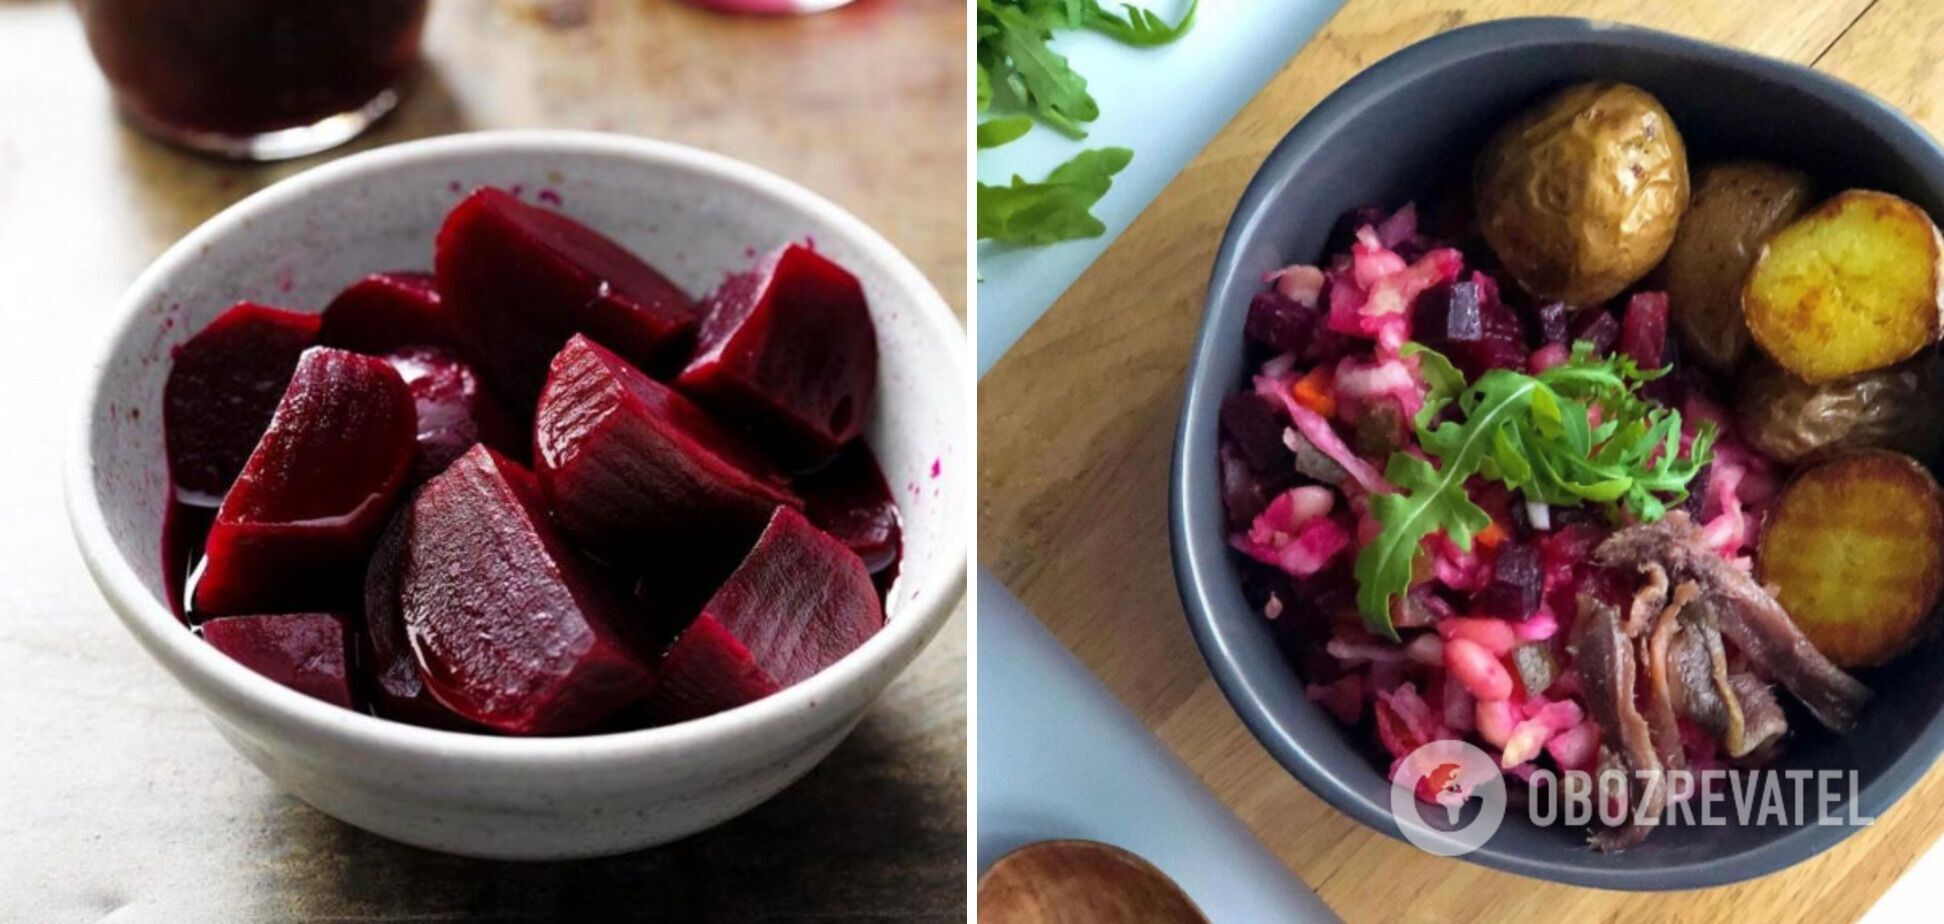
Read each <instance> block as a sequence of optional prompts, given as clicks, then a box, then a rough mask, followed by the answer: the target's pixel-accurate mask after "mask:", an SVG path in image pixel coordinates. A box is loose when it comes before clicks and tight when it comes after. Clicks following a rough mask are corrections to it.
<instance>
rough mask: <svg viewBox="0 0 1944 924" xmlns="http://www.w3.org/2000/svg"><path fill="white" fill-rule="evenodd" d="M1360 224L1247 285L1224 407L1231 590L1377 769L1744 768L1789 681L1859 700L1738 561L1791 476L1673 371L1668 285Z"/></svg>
mask: <svg viewBox="0 0 1944 924" xmlns="http://www.w3.org/2000/svg"><path fill="white" fill-rule="evenodd" d="M1360 216H1361V218H1362V220H1361V221H1360V222H1359V223H1357V224H1356V225H1355V227H1354V234H1353V236H1352V238H1351V240H1350V241H1349V244H1348V249H1347V250H1345V251H1343V252H1339V253H1334V254H1330V255H1328V258H1327V260H1326V261H1325V262H1324V263H1323V264H1322V265H1318V266H1311V265H1295V266H1288V267H1284V268H1282V269H1279V270H1277V271H1275V272H1273V273H1270V274H1269V275H1268V276H1267V278H1266V279H1265V280H1264V289H1263V291H1262V292H1261V293H1260V294H1258V295H1257V296H1256V297H1255V299H1254V300H1253V302H1252V303H1251V304H1250V306H1249V312H1248V316H1247V321H1246V324H1245V331H1246V336H1247V339H1248V341H1249V344H1250V347H1251V349H1252V350H1253V353H1254V355H1256V356H1257V357H1259V362H1257V363H1256V365H1255V371H1254V373H1253V375H1252V376H1251V378H1250V380H1249V381H1248V382H1247V383H1246V387H1244V388H1243V389H1241V390H1239V391H1237V392H1236V393H1234V394H1232V395H1230V396H1229V398H1228V399H1227V400H1226V401H1224V402H1223V404H1222V408H1221V415H1220V423H1219V427H1220V434H1221V438H1220V443H1219V446H1220V460H1219V461H1220V466H1221V474H1222V497H1223V502H1224V507H1225V510H1226V513H1227V519H1228V528H1229V541H1230V545H1231V546H1232V547H1233V548H1234V550H1235V551H1236V553H1237V554H1238V555H1239V556H1240V557H1241V559H1242V561H1243V562H1244V574H1245V576H1244V585H1245V586H1244V589H1245V593H1246V594H1247V595H1248V596H1249V597H1250V598H1251V601H1252V602H1253V603H1254V604H1255V605H1257V606H1260V607H1261V609H1262V612H1263V615H1264V617H1265V618H1267V619H1271V620H1274V621H1275V623H1276V626H1277V628H1278V630H1279V637H1281V638H1282V639H1284V640H1285V642H1286V647H1287V650H1288V651H1289V653H1290V655H1291V660H1292V661H1293V662H1294V664H1295V666H1296V669H1297V670H1298V671H1299V672H1300V673H1301V674H1302V676H1303V680H1304V682H1305V684H1306V689H1307V691H1308V693H1309V696H1310V698H1311V699H1312V700H1314V701H1315V702H1316V703H1317V704H1318V705H1319V706H1320V707H1321V708H1323V709H1325V710H1327V711H1328V712H1329V713H1330V714H1332V715H1334V716H1335V717H1337V718H1338V719H1339V720H1340V721H1342V722H1343V723H1344V724H1345V725H1347V726H1352V727H1353V728H1354V729H1355V730H1356V733H1357V734H1360V735H1367V736H1368V739H1367V740H1369V741H1370V742H1371V743H1372V744H1373V745H1374V746H1375V747H1376V748H1378V749H1380V751H1381V753H1382V754H1383V759H1385V760H1388V761H1390V763H1391V771H1392V773H1395V772H1396V770H1397V768H1398V765H1399V764H1400V763H1401V762H1402V761H1403V760H1404V759H1405V758H1406V757H1407V755H1409V754H1411V752H1412V751H1414V750H1415V749H1417V748H1418V747H1421V746H1423V745H1424V744H1426V743H1428V742H1430V741H1434V740H1439V739H1461V740H1464V741H1467V742H1470V743H1471V744H1473V745H1476V746H1477V747H1479V748H1481V749H1483V750H1485V751H1486V752H1487V753H1489V754H1491V755H1492V756H1493V757H1495V758H1496V759H1497V760H1498V761H1499V764H1500V766H1501V767H1502V768H1503V770H1504V772H1505V774H1507V775H1508V776H1509V777H1511V778H1512V780H1511V781H1509V782H1512V781H1517V780H1519V779H1522V778H1523V777H1525V776H1526V775H1528V774H1530V773H1531V772H1532V771H1534V770H1535V769H1537V768H1540V767H1545V768H1548V769H1551V770H1553V771H1585V772H1595V771H1598V770H1600V769H1601V768H1613V767H1620V768H1624V769H1626V770H1630V771H1642V770H1649V769H1652V770H1653V771H1654V772H1662V771H1667V770H1674V769H1682V768H1705V767H1726V766H1735V767H1745V766H1755V765H1760V764H1762V763H1764V762H1766V761H1767V760H1769V759H1771V758H1772V757H1773V756H1774V755H1775V754H1776V753H1777V751H1778V750H1779V749H1780V748H1781V747H1782V746H1783V744H1784V739H1785V736H1786V733H1787V730H1788V721H1787V717H1786V715H1785V713H1784V712H1783V710H1782V709H1781V708H1780V706H1779V702H1780V699H1779V697H1778V691H1777V690H1776V687H1777V686H1780V687H1781V688H1782V689H1784V690H1786V691H1788V693H1789V694H1791V695H1792V697H1793V698H1794V699H1795V700H1797V701H1799V702H1800V703H1802V704H1803V705H1804V706H1805V707H1806V712H1807V713H1808V715H1809V716H1810V717H1812V718H1813V719H1814V720H1815V721H1817V722H1819V723H1821V724H1823V725H1826V726H1828V727H1830V728H1832V729H1836V730H1839V731H1840V730H1843V729H1846V728H1847V727H1848V726H1849V725H1850V724H1851V723H1852V722H1853V721H1854V719H1855V716H1856V712H1857V710H1858V709H1859V708H1860V706H1861V703H1862V701H1863V699H1864V698H1865V697H1866V696H1867V691H1865V690H1864V689H1863V687H1862V686H1861V685H1860V684H1858V683H1857V682H1856V681H1855V680H1854V679H1852V678H1850V677H1849V676H1848V675H1847V674H1845V673H1844V672H1843V671H1842V670H1840V669H1838V668H1837V667H1835V666H1834V665H1832V664H1830V663H1829V662H1828V661H1827V660H1825V659H1824V658H1823V657H1822V656H1821V655H1820V654H1818V653H1817V650H1816V648H1815V647H1814V646H1813V645H1811V644H1809V643H1808V642H1807V641H1806V640H1804V639H1803V637H1802V635H1801V633H1800V632H1798V631H1797V630H1796V628H1795V626H1794V624H1793V623H1792V622H1791V621H1790V620H1789V617H1788V614H1786V613H1783V612H1782V611H1781V610H1780V608H1779V607H1778V606H1776V604H1775V601H1774V599H1773V598H1772V597H1771V596H1770V595H1769V594H1768V592H1767V591H1766V590H1765V589H1764V588H1763V587H1762V586H1760V584H1759V583H1758V582H1757V581H1756V579H1755V578H1754V577H1753V575H1752V574H1751V555H1752V554H1753V553H1754V552H1755V546H1756V543H1757V538H1758V536H1759V534H1760V526H1761V523H1762V521H1763V517H1764V516H1765V514H1766V513H1767V511H1768V509H1769V506H1770V503H1771V500H1772V499H1773V498H1774V496H1775V495H1776V493H1777V490H1778V486H1779V483H1780V482H1779V478H1780V475H1781V472H1780V469H1779V467H1778V465H1777V463H1775V462H1773V461H1772V460H1771V459H1769V458H1768V457H1766V456H1764V455H1763V454H1761V453H1759V452H1757V451H1756V450H1754V449H1752V448H1751V447H1750V446H1749V445H1748V444H1747V443H1746V442H1744V441H1743V440H1742V439H1741V438H1740V437H1739V436H1738V434H1737V433H1736V428H1735V426H1734V424H1733V423H1732V420H1731V418H1730V417H1729V416H1728V415H1727V414H1726V413H1725V412H1724V411H1723V410H1722V409H1721V408H1720V407H1719V406H1717V404H1716V403H1715V401H1716V397H1715V396H1716V394H1718V392H1716V391H1714V387H1715V386H1714V384H1713V383H1712V382H1711V380H1710V379H1709V378H1708V377H1707V376H1706V374H1704V373H1700V372H1698V371H1690V370H1687V369H1684V368H1682V367H1681V365H1680V359H1679V356H1678V355H1677V352H1676V349H1675V344H1674V342H1673V341H1672V340H1671V339H1670V337H1669V318H1668V300H1667V296H1666V295H1664V294H1663V293H1660V292H1654V291H1638V292H1633V293H1630V294H1623V295H1622V296H1621V297H1620V298H1618V299H1616V300H1615V301H1614V302H1613V303H1611V304H1608V305H1589V306H1584V307H1578V308H1575V307H1570V306H1568V305H1566V304H1564V303H1561V302H1557V301H1550V300H1540V299H1536V298H1531V297H1528V296H1527V295H1526V294H1525V293H1524V292H1523V291H1522V290H1521V289H1520V288H1519V287H1518V286H1517V285H1516V284H1515V283H1513V282H1511V281H1510V280H1507V279H1501V278H1500V277H1499V276H1497V275H1495V274H1494V273H1493V272H1488V271H1485V270H1482V269H1476V268H1472V267H1469V266H1467V261H1466V259H1465V257H1464V256H1463V255H1462V254H1461V252H1460V251H1459V250H1458V249H1456V248H1453V247H1448V246H1443V245H1441V244H1439V243H1438V242H1436V241H1431V240H1428V239H1426V238H1425V237H1424V236H1423V235H1421V234H1420V233H1419V231H1418V228H1417V220H1416V212H1415V210H1414V209H1413V207H1412V206H1410V205H1406V206H1404V207H1403V208H1401V209H1399V210H1397V211H1395V212H1393V213H1388V214H1385V213H1375V212H1370V211H1365V212H1362V213H1360ZM1670 367H1671V368H1670ZM1711 654H1712V657H1711V656H1710V655H1711ZM1636 775H1637V774H1630V779H1631V777H1633V776H1636ZM1666 795H1667V794H1666V792H1665V791H1664V790H1655V789H1653V788H1651V787H1647V788H1643V787H1641V786H1639V785H1638V784H1636V783H1632V782H1629V784H1628V785H1627V786H1626V787H1623V788H1622V789H1621V790H1620V791H1619V793H1617V794H1616V795H1614V796H1613V798H1618V799H1619V800H1620V801H1622V802H1623V803H1624V802H1627V801H1628V800H1636V801H1638V802H1639V803H1640V805H1639V807H1641V808H1642V809H1643V810H1645V811H1646V812H1647V813H1649V814H1651V813H1653V811H1654V810H1656V809H1657V808H1658V807H1659V806H1660V804H1661V803H1660V802H1659V801H1656V800H1664V799H1665V798H1666ZM1647 827H1650V826H1643V825H1635V824H1625V825H1623V826H1621V827H1618V828H1613V829H1607V830H1601V831H1599V832H1597V833H1596V835H1595V838H1594V843H1595V845H1596V846H1597V847H1600V848H1602V849H1608V850H1612V849H1620V848H1624V847H1626V846H1629V845H1631V844H1634V843H1637V842H1638V841H1639V840H1640V838H1642V837H1644V836H1645V834H1646V833H1647V830H1646V828H1647Z"/></svg>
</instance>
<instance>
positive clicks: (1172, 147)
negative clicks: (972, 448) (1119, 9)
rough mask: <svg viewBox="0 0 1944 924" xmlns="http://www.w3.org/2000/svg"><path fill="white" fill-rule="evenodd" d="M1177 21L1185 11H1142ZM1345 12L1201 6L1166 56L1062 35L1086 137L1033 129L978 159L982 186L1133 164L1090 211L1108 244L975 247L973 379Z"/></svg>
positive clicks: (1297, 5) (1248, 2) (1262, 3)
mask: <svg viewBox="0 0 1944 924" xmlns="http://www.w3.org/2000/svg"><path fill="white" fill-rule="evenodd" d="M1142 4H1143V5H1145V6H1147V7H1148V8H1150V9H1153V10H1155V11H1156V12H1158V13H1160V14H1162V15H1163V16H1166V17H1167V18H1168V20H1169V21H1170V22H1172V21H1174V19H1175V17H1176V16H1178V15H1179V12H1180V10H1181V9H1183V8H1185V6H1186V3H1185V2H1184V0H1142ZM1341 5H1342V3H1341V0H1202V4H1201V9H1200V12H1199V13H1197V14H1196V17H1195V25H1194V28H1192V29H1190V30H1189V31H1188V34H1187V35H1185V36H1183V37H1182V38H1181V39H1180V40H1178V41H1176V42H1175V43H1173V44H1171V45H1164V46H1162V47H1159V48H1129V47H1127V46H1125V45H1122V44H1120V43H1118V42H1115V41H1113V40H1111V39H1108V38H1106V37H1104V36H1100V35H1095V34H1093V33H1091V32H1074V33H1062V34H1060V35H1059V36H1057V37H1056V39H1055V41H1054V47H1055V48H1057V49H1058V50H1060V51H1062V52H1065V53H1066V54H1067V56H1068V59H1069V60H1070V61H1071V62H1072V63H1073V67H1074V70H1076V71H1078V72H1079V73H1080V75H1081V76H1083V77H1085V78H1087V86H1088V88H1089V89H1090V90H1091V91H1092V92H1093V95H1094V98H1095V99H1097V100H1099V101H1100V111H1101V115H1100V118H1099V119H1098V120H1097V121H1095V122H1094V123H1093V124H1092V126H1091V127H1090V129H1089V131H1088V137H1087V138H1085V139H1084V140H1081V141H1073V140H1070V139H1068V138H1067V137H1066V136H1064V135H1061V134H1060V133H1058V132H1056V131H1054V130H1053V129H1051V128H1047V127H1045V126H1035V127H1034V129H1033V131H1032V132H1031V133H1030V134H1028V135H1027V136H1026V137H1024V138H1021V139H1020V140H1018V141H1015V142H1013V143H1012V144H1009V145H1006V146H1004V147H1000V148H994V149H992V150H989V151H982V152H980V154H979V180H980V181H981V182H985V183H1005V182H1008V181H1009V180H1010V179H1011V177H1012V176H1013V175H1014V174H1015V173H1017V174H1019V175H1021V176H1024V177H1025V178H1026V179H1028V180H1038V179H1041V178H1043V177H1044V176H1045V175H1046V173H1047V172H1048V171H1050V170H1052V169H1053V168H1054V167H1055V166H1057V165H1059V164H1061V163H1064V162H1065V161H1066V160H1067V159H1068V158H1070V157H1072V156H1073V155H1074V154H1075V153H1077V152H1078V151H1080V150H1083V149H1085V148H1088V147H1107V146H1121V147H1128V148H1132V149H1133V150H1134V161H1133V162H1132V163H1130V164H1128V165H1127V169H1125V170H1122V171H1121V172H1120V175H1118V176H1116V177H1115V178H1114V188H1113V189H1112V190H1111V191H1109V192H1108V193H1107V195H1106V196H1105V197H1104V198H1102V199H1101V201H1100V203H1099V205H1098V206H1096V207H1095V209H1094V214H1095V215H1096V216H1098V217H1099V218H1100V220H1101V222H1102V223H1104V224H1105V225H1106V226H1107V233H1106V234H1104V235H1101V236H1100V237H1097V238H1091V239H1087V240H1079V241H1067V242H1064V243H1060V244H1053V245H1049V246H1046V247H1028V248H1013V247H1005V246H1000V245H996V244H992V243H990V242H988V243H982V244H980V245H979V279H980V281H979V283H978V286H979V323H978V330H979V374H980V375H984V374H985V371H986V369H988V368H990V367H991V366H992V364H993V363H994V362H997V361H998V359H999V357H1000V356H1002V355H1004V354H1005V352H1006V350H1007V349H1008V348H1010V347H1011V346H1012V345H1013V342H1014V341H1017V340H1018V339H1019V337H1020V335H1021V334H1023V333H1025V332H1026V329H1027V328H1028V327H1031V326H1032V324H1033V322H1034V321H1036V320H1039V316H1040V315H1042V314H1044V313H1045V312H1046V309H1047V308H1049V307H1051V306H1052V304H1053V302H1054V300H1055V299H1058V298H1059V297H1060V294H1061V293H1063V292H1065V291H1066V289H1067V286H1069V285H1072V284H1073V281H1074V280H1075V279H1078V278H1080V273H1081V272H1083V271H1084V270H1085V269H1086V268H1087V267H1088V266H1089V265H1090V264H1092V263H1093V261H1094V259H1095V258H1097V257H1099V256H1100V254H1101V252H1102V251H1104V250H1106V249H1107V245H1108V244H1111V243H1113V241H1114V238H1115V237H1117V236H1119V235H1120V233H1121V231H1122V230H1124V229H1126V227H1127V225H1128V223H1129V222H1132V221H1133V220H1134V216H1136V215H1139V214H1140V213H1141V210H1142V209H1144V208H1146V207H1147V204H1148V203H1149V202H1150V201H1152V200H1153V199H1154V197H1155V196H1156V195H1157V194H1159V193H1160V192H1161V189H1162V187H1164V186H1167V185H1168V182H1169V181H1170V180H1173V179H1174V177H1175V174H1177V173H1180V172H1181V168H1182V167H1184V166H1187V164H1188V161H1189V160H1190V159H1192V158H1193V157H1194V156H1195V154H1196V153H1198V152H1199V151H1201V149H1202V147H1203V146H1205V145H1206V144H1208V140H1209V139H1210V138H1213V137H1214V136H1215V133H1216V131H1218V130H1220V129H1221V127H1222V126H1223V125H1224V124H1226V123H1227V122H1228V120H1229V119H1231V118H1233V117H1234V116H1235V113H1236V112H1237V111H1239V110H1240V109H1241V108H1242V104H1244V103H1246V102H1248V101H1249V99H1250V98H1251V97H1253V96H1255V94H1256V92H1257V91H1259V90H1261V89H1262V86H1263V84H1265V83H1267V82H1268V81H1269V78H1270V77H1272V76H1274V75H1275V73H1276V72H1277V71H1278V70H1280V69H1281V68H1282V66H1283V65H1284V64H1285V63H1287V62H1288V60H1289V58H1290V56H1291V55H1294V54H1295V53H1296V51H1297V50H1298V49H1300V48H1302V47H1303V45H1304V44H1305V43H1307V42H1308V41H1309V40H1310V36H1312V35H1314V34H1316V31H1317V30H1318V29H1320V28H1321V27H1322V25H1323V23H1324V21H1325V20H1327V19H1329V17H1330V15H1331V14H1333V13H1335V12H1336V10H1337V7H1338V6H1341Z"/></svg>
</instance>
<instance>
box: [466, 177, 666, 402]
mask: <svg viewBox="0 0 1944 924" xmlns="http://www.w3.org/2000/svg"><path fill="white" fill-rule="evenodd" d="M434 265H435V267H436V269H437V272H438V278H439V291H440V293H441V294H442V295H444V297H445V303H446V309H447V311H449V312H450V313H451V317H452V319H453V324H454V326H455V328H456V330H457V332H458V334H459V336H460V338H461V345H462V346H464V347H465V348H466V351H467V353H468V355H469V356H470V357H471V358H472V359H473V360H474V361H475V362H477V363H478V364H479V366H480V369H481V370H482V371H484V372H485V373H486V375H487V377H488V378H489V379H490V380H491V381H492V383H493V385H494V386H495V387H497V388H500V389H501V390H502V391H504V392H505V394H506V396H507V397H508V398H509V399H511V400H512V401H513V402H514V403H515V407H516V409H517V410H519V411H520V412H521V413H522V414H524V413H525V412H527V411H528V410H529V409H531V408H532V407H533V399H534V398H535V397H536V396H538V395H539V394H540V386H541V384H542V383H543V382H544V381H545V380H546V377H547V364H548V363H549V362H550V361H551V360H552V359H553V356H554V354H555V353H557V352H559V350H560V347H561V345H562V344H564V343H566V342H567V339H568V338H569V337H572V336H573V335H574V334H577V333H583V334H586V335H588V336H589V337H592V338H594V339H595V340H597V341H600V342H601V343H602V344H604V345H606V346H607V347H608V348H609V349H612V350H614V351H615V352H617V353H619V354H621V355H622V356H626V357H627V358H628V359H629V361H631V362H633V363H635V364H636V365H638V366H641V367H643V368H657V367H659V366H660V365H663V364H666V363H667V362H668V361H669V360H671V359H675V358H676V357H675V354H676V353H678V352H679V351H680V350H681V349H683V348H685V347H686V346H687V344H688V341H689V339H690V337H691V336H692V335H693V333H694V330H695V323H696V319H697V317H698V314H697V311H696V308H695V303H694V302H693V301H692V300H691V299H690V298H689V297H688V295H686V294H684V293H683V292H682V290H681V289H679V288H676V286H675V284H674V283H672V282H669V281H668V280H667V279H666V278H664V277H663V276H662V274H661V273H659V272H656V271H655V268H654V267H652V266H649V265H648V264H647V263H644V262H642V261H641V260H640V259H639V258H637V257H636V256H635V255H634V254H632V253H629V252H628V251H627V250H625V249H623V248H622V247H621V245H619V244H616V243H615V242H613V241H611V240H609V239H607V238H606V237H604V236H602V235H601V234H600V233H599V232H597V231H595V230H593V229H592V228H589V227H587V226H585V225H583V224H581V223H579V222H577V221H575V220H573V219H571V218H568V217H567V216H565V215H562V214H560V213H559V212H554V211H551V210H548V209H543V208H540V207H538V206H532V205H528V204H526V203H524V202H521V201H520V200H518V199H515V198H514V197H513V196H511V195H509V194H507V193H506V192H504V191H501V190H498V189H494V188H493V187H490V186H486V187H481V188H480V189H479V190H477V191H475V192H474V193H473V194H472V195H470V196H467V197H466V199H465V201H463V202H460V203H459V205H458V206H457V207H456V208H454V209H453V210H452V214H450V215H448V216H446V220H445V225H444V226H443V227H441V228H440V229H439V238H438V245H437V254H436V256H435V258H434Z"/></svg>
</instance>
